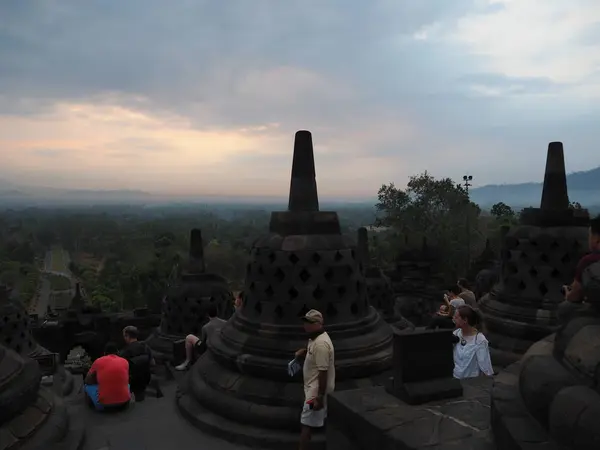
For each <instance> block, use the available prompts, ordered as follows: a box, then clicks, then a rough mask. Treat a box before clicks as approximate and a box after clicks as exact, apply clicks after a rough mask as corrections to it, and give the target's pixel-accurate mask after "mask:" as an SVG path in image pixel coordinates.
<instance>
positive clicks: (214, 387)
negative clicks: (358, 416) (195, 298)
mask: <svg viewBox="0 0 600 450" xmlns="http://www.w3.org/2000/svg"><path fill="white" fill-rule="evenodd" d="M388 375H389V374H388ZM384 377H385V376H381V377H380V378H376V377H374V378H366V379H358V380H346V381H342V382H339V383H336V390H349V389H357V388H360V387H369V386H371V387H372V386H377V385H380V384H381V383H382V382H383V381H384V380H383V378H384ZM301 378H302V377H301V376H298V377H296V378H294V379H293V380H288V381H287V382H286V381H283V380H282V381H274V380H269V379H264V378H258V377H254V376H251V375H247V374H240V373H238V372H234V371H233V370H229V369H227V368H224V367H223V366H221V365H219V364H218V363H217V362H216V361H215V359H214V357H213V356H212V355H211V354H210V353H209V352H207V353H206V354H204V355H203V356H202V357H201V358H200V360H199V361H198V362H197V363H196V364H195V365H194V366H193V367H192V368H191V369H190V371H189V373H188V375H187V376H186V377H185V378H184V379H183V381H182V383H181V384H180V386H179V390H178V393H177V406H178V407H179V409H180V411H181V412H182V414H183V415H184V417H185V418H186V419H187V420H189V421H190V423H191V424H192V425H194V426H196V427H197V428H199V429H201V430H202V431H205V432H207V433H210V434H213V435H216V436H218V437H221V438H223V439H226V440H228V441H231V442H235V443H240V444H245V445H253V446H257V447H259V448H272V449H283V450H285V449H290V450H292V449H293V450H295V449H297V448H298V438H299V433H300V412H301V410H302V404H303V402H304V393H303V387H302V380H301ZM312 445H313V447H312V448H314V449H325V436H324V434H317V435H316V436H314V437H313V443H312Z"/></svg>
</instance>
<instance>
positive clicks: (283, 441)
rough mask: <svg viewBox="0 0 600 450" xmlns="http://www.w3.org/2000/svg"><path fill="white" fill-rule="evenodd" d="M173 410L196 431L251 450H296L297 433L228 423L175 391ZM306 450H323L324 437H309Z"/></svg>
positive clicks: (225, 419) (232, 422) (324, 445)
mask: <svg viewBox="0 0 600 450" xmlns="http://www.w3.org/2000/svg"><path fill="white" fill-rule="evenodd" d="M176 401H177V406H178V407H179V411H181V413H182V415H183V416H184V417H185V418H186V419H187V420H188V421H189V422H190V423H191V424H192V425H193V426H195V427H196V428H198V429H199V430H201V431H203V432H205V433H208V434H211V435H213V436H217V437H219V438H221V439H225V440H227V441H229V442H232V443H234V444H238V445H244V446H246V447H251V448H262V449H277V450H297V449H298V441H299V437H300V433H299V432H298V433H293V432H289V431H283V430H272V429H266V428H257V427H253V426H250V425H245V424H242V423H238V422H234V421H231V420H229V419H227V418H225V417H222V416H219V415H217V414H214V413H213V412H211V411H209V410H208V409H206V408H204V407H203V406H202V405H201V404H200V403H199V402H198V401H197V400H196V399H195V398H194V397H193V396H191V395H189V394H187V393H185V392H184V391H183V390H178V392H177V395H176ZM309 448H310V450H325V449H326V442H325V434H324V433H320V434H318V435H316V436H314V437H313V440H312V442H311V446H310V447H309Z"/></svg>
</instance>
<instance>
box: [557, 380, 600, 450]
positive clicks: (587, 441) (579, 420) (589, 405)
mask: <svg viewBox="0 0 600 450" xmlns="http://www.w3.org/2000/svg"><path fill="white" fill-rule="evenodd" d="M599 416H600V395H598V393H597V392H596V391H594V390H592V389H590V388H588V387H586V386H572V387H567V388H565V389H563V390H561V391H560V392H559V393H558V394H556V396H555V397H554V401H553V402H552V405H551V407H550V415H549V424H548V425H549V429H550V434H551V435H552V437H553V438H554V439H556V440H557V441H558V442H559V443H561V444H563V445H571V446H572V447H573V448H576V449H578V450H595V449H598V448H600V428H598V417H599Z"/></svg>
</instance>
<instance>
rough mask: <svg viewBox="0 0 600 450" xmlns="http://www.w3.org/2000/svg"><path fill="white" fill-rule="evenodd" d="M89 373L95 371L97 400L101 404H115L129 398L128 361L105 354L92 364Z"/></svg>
mask: <svg viewBox="0 0 600 450" xmlns="http://www.w3.org/2000/svg"><path fill="white" fill-rule="evenodd" d="M90 373H96V380H98V400H99V401H100V403H101V404H102V405H116V404H119V403H125V402H126V401H127V400H129V399H130V394H129V363H128V362H127V360H126V359H125V358H121V357H120V356H117V355H106V356H102V357H100V358H98V359H97V360H96V361H94V364H92V367H91V368H90Z"/></svg>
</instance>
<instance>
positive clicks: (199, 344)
mask: <svg viewBox="0 0 600 450" xmlns="http://www.w3.org/2000/svg"><path fill="white" fill-rule="evenodd" d="M226 323H227V321H226V320H223V319H221V318H219V317H217V307H216V305H215V304H212V305H210V306H209V308H208V323H206V324H205V325H204V326H203V327H202V334H201V336H200V338H199V337H198V336H194V335H193V334H188V335H187V336H186V337H185V361H184V362H183V363H181V364H179V365H178V366H176V367H175V370H185V369H187V368H188V367H189V365H190V363H191V362H192V357H193V354H194V348H196V350H197V352H198V353H199V354H200V355H201V354H203V353H204V352H205V351H206V349H207V348H208V343H209V342H210V339H211V337H212V336H214V335H215V333H218V332H220V331H221V328H223V325H225V324H226Z"/></svg>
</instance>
